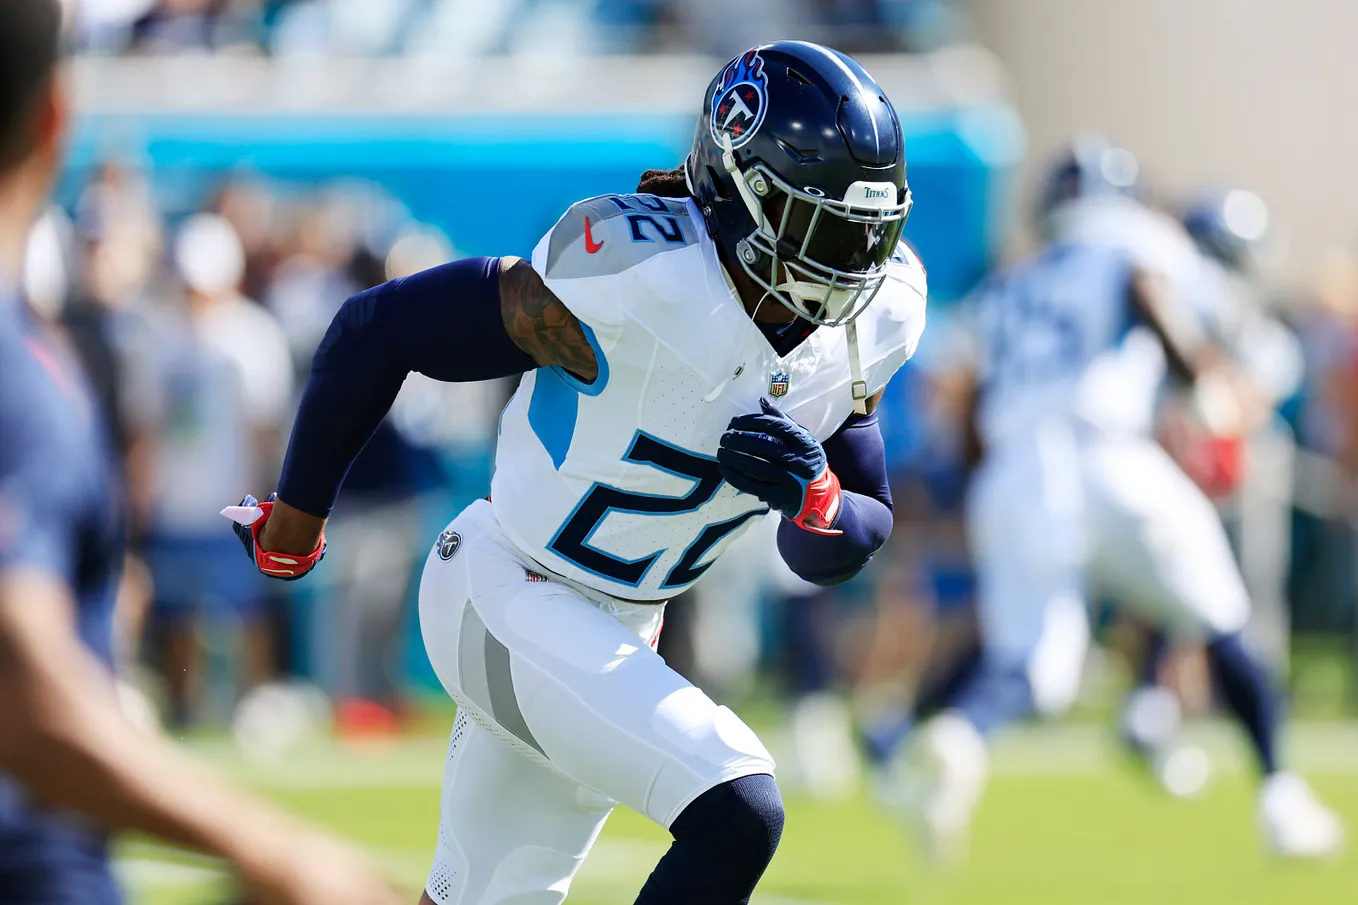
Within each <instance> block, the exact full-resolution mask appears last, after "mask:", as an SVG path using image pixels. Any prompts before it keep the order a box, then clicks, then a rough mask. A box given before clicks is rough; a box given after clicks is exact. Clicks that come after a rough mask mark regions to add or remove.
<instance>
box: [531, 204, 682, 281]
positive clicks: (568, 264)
mask: <svg viewBox="0 0 1358 905" xmlns="http://www.w3.org/2000/svg"><path fill="white" fill-rule="evenodd" d="M699 227H700V224H698V223H695V222H694V221H693V219H692V217H691V216H690V213H689V207H688V205H687V204H686V203H685V201H684V200H683V199H681V198H660V197H657V196H655V195H601V196H599V197H598V198H590V199H588V200H586V201H581V202H579V203H577V204H574V205H571V208H570V210H568V211H566V213H565V215H564V216H563V217H562V218H561V219H560V220H559V221H557V224H556V226H555V227H553V228H552V231H551V233H549V234H548V237H547V243H546V244H547V254H546V259H545V261H544V266H545V269H544V270H543V272H542V275H543V277H544V278H547V279H556V280H569V279H578V278H582V277H598V276H608V275H611V274H618V273H622V272H623V271H625V270H628V269H630V268H632V267H635V266H637V265H638V264H640V263H642V262H643V261H645V260H647V259H649V258H652V257H654V256H656V255H658V254H663V253H665V252H667V251H674V250H677V249H681V248H684V247H686V246H689V245H693V244H695V243H696V242H697V241H698V229H699ZM534 257H536V255H535V256H534Z"/></svg>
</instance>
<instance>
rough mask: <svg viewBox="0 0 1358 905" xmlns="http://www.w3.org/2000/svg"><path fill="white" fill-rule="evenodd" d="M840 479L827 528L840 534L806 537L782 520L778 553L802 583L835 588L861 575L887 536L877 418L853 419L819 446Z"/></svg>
mask: <svg viewBox="0 0 1358 905" xmlns="http://www.w3.org/2000/svg"><path fill="white" fill-rule="evenodd" d="M822 446H824V448H825V457H826V460H827V462H828V463H829V466H830V470H831V471H833V472H834V473H835V474H836V475H837V476H838V477H839V484H840V504H839V513H838V514H837V515H836V516H835V520H834V522H833V523H831V525H830V527H831V528H832V529H834V530H837V531H840V532H842V533H840V534H819V533H816V532H813V531H805V530H803V529H801V528H799V527H797V526H796V525H795V524H793V523H792V522H791V521H788V520H787V519H783V521H782V523H781V524H779V526H778V552H779V553H781V554H782V557H783V561H784V562H786V563H787V564H788V567H789V568H791V569H792V571H793V572H796V573H797V574H798V575H800V576H801V577H802V578H804V579H806V580H807V581H810V582H813V583H815V584H819V585H834V584H840V583H841V582H845V581H848V580H849V579H850V578H852V577H854V576H855V575H857V574H858V573H859V572H860V571H862V569H863V567H864V566H866V565H867V564H868V560H870V559H872V556H873V554H874V553H876V552H877V551H878V550H879V549H880V548H881V546H882V544H884V543H886V539H887V537H889V536H890V534H891V524H892V503H891V486H890V484H889V483H888V482H887V476H886V449H885V446H884V445H883V443H882V431H881V429H880V428H879V427H878V425H877V414H876V413H875V412H874V413H873V414H871V415H866V416H859V415H852V416H850V418H849V420H848V421H845V422H844V424H843V425H842V426H841V427H840V428H839V430H837V431H835V433H834V434H833V435H832V436H831V437H830V439H828V440H826V441H825V443H823V444H822Z"/></svg>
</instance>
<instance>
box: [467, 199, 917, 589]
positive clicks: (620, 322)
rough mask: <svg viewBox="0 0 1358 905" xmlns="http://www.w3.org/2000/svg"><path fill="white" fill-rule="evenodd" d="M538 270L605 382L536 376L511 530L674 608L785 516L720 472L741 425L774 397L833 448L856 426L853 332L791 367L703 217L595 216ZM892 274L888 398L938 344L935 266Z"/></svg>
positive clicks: (886, 308) (612, 212)
mask: <svg viewBox="0 0 1358 905" xmlns="http://www.w3.org/2000/svg"><path fill="white" fill-rule="evenodd" d="M532 263H533V269H534V270H536V271H537V272H538V274H539V275H541V277H542V278H543V280H544V282H545V283H546V284H547V286H548V288H550V289H551V290H552V292H554V293H555V294H556V295H557V297H558V298H560V299H561V301H562V302H563V303H564V304H565V305H566V307H567V308H569V309H570V310H571V311H572V312H573V313H574V314H575V315H576V317H578V318H579V319H580V322H581V324H582V326H583V327H584V328H585V333H586V336H587V337H588V338H589V341H590V344H591V345H592V346H593V348H594V354H595V357H596V359H597V361H598V363H599V374H598V376H597V377H596V378H595V379H594V380H593V381H591V382H589V383H585V382H583V381H581V380H578V379H577V378H575V377H574V376H572V375H571V374H569V373H568V372H566V371H564V370H562V369H560V368H540V369H538V370H536V371H531V372H529V373H527V374H525V375H524V376H523V379H522V381H521V382H520V384H519V388H518V390H517V392H516V393H515V394H514V397H513V398H512V399H511V400H510V402H509V404H508V406H506V408H505V410H504V413H503V415H502V416H501V420H500V438H499V445H498V449H497V452H496V458H495V476H494V478H493V480H492V484H491V500H492V505H493V506H494V510H495V514H496V518H497V519H498V521H499V522H500V525H501V527H502V528H503V529H504V531H505V533H506V534H507V535H508V537H509V538H510V539H511V540H512V541H513V542H514V543H515V544H516V545H517V546H518V547H519V548H520V550H521V551H522V552H523V553H524V554H525V555H527V556H529V557H531V558H532V559H533V560H536V561H537V562H538V563H540V564H541V565H542V566H544V567H545V568H546V569H548V570H550V571H552V572H555V573H557V574H559V575H562V576H565V577H566V578H569V579H571V580H574V581H576V582H578V583H580V584H582V585H584V586H586V587H589V588H593V589H596V590H599V591H603V592H605V593H608V594H611V595H614V596H617V597H622V598H628V599H634V600H663V599H666V598H669V597H673V596H675V595H676V594H678V593H679V592H681V591H683V590H684V589H685V588H687V587H689V586H690V585H691V584H692V583H693V582H694V581H696V580H697V579H698V578H699V577H700V576H701V575H702V574H703V572H704V571H706V570H707V568H708V566H710V565H711V564H712V562H713V561H714V560H715V559H716V558H717V557H718V556H719V555H720V554H721V552H722V551H723V550H724V549H725V548H726V546H727V545H728V544H729V543H730V542H731V541H732V540H734V539H735V538H736V537H737V536H738V535H739V534H740V533H741V532H743V531H744V530H745V529H746V528H747V527H748V526H749V525H750V523H751V522H752V520H754V519H755V518H756V517H757V516H759V515H761V514H763V513H765V512H767V511H768V507H767V506H766V505H765V504H764V503H763V502H761V501H760V500H759V499H757V498H756V497H753V496H750V495H748V494H744V493H740V492H738V491H737V490H736V489H735V488H734V487H732V486H730V485H729V484H726V483H725V482H724V481H723V480H722V479H721V476H720V474H719V473H718V471H717V460H716V452H717V445H718V440H719V439H720V437H721V435H722V433H723V432H724V431H725V430H726V426H727V424H728V423H729V422H730V420H731V419H732V418H733V417H735V416H736V415H741V414H746V413H750V412H757V411H759V399H760V397H761V396H762V397H768V398H769V399H770V400H771V401H772V402H773V403H774V404H775V405H777V406H779V407H780V408H781V409H782V410H783V411H784V412H786V413H787V414H788V415H790V416H791V417H793V418H795V419H796V420H797V421H798V422H799V423H800V424H802V425H803V426H805V427H806V428H808V429H809V430H811V431H812V432H813V433H814V434H815V435H816V437H817V438H819V439H821V440H824V439H826V438H828V437H829V436H830V435H831V434H833V433H834V432H835V431H836V430H837V429H838V428H839V426H840V425H841V424H842V423H843V422H844V420H845V419H846V418H847V417H848V416H849V415H850V414H851V413H852V411H853V399H852V396H851V395H850V389H849V382H850V377H849V360H848V353H847V344H846V338H845V330H844V328H843V327H819V328H818V329H816V331H815V332H814V333H812V334H811V336H810V337H809V338H808V339H807V340H805V341H804V342H802V343H801V344H800V345H799V346H797V348H795V349H794V350H792V351H791V352H790V353H788V354H787V355H786V356H782V357H779V356H778V355H777V354H776V353H775V352H774V350H773V348H772V347H771V346H770V345H769V343H768V341H767V340H766V339H765V337H764V335H763V333H761V332H760V330H759V328H758V327H756V326H755V324H754V322H753V321H752V320H751V319H750V316H749V315H748V314H747V313H746V311H745V308H744V306H743V305H742V304H741V302H740V299H739V298H738V297H737V295H736V294H735V292H734V290H733V289H732V287H731V284H730V282H729V279H728V277H727V276H726V274H725V272H724V270H723V268H722V265H721V263H720V260H719V259H718V256H717V249H716V247H715V246H714V245H713V243H712V241H711V240H710V238H709V237H708V235H707V231H706V229H705V227H704V224H703V219H702V215H701V213H700V212H699V211H698V209H697V207H696V206H695V205H694V204H693V203H692V202H691V201H688V200H683V199H671V198H659V197H655V196H651V195H606V196H602V197H599V198H592V199H590V200H588V201H582V202H580V203H579V204H576V205H574V206H573V207H571V209H570V210H569V211H567V212H566V214H565V216H563V217H562V218H561V219H560V220H559V221H558V222H557V224H556V226H554V227H553V228H552V230H551V231H550V232H549V233H548V234H547V235H546V236H545V237H544V238H543V240H542V241H541V242H540V243H539V244H538V246H537V249H536V250H535V251H534V252H533V262H532ZM889 270H890V276H889V278H888V279H887V281H886V283H885V285H884V286H883V287H882V289H881V290H880V291H879V292H878V294H877V296H876V298H875V299H874V301H873V302H872V304H871V305H870V306H869V307H868V309H867V311H866V312H865V313H864V314H863V315H861V316H860V317H859V318H858V320H857V325H858V343H859V349H860V354H861V358H862V363H863V371H864V375H865V379H866V380H867V383H868V387H869V390H870V391H871V392H876V391H877V390H879V389H881V388H882V387H883V386H885V385H886V382H887V381H888V380H889V379H890V378H891V375H892V374H894V373H895V371H896V369H897V368H899V367H900V366H901V365H902V364H903V363H904V362H905V361H906V359H908V358H909V357H910V356H911V355H912V354H913V353H914V351H915V346H916V344H917V343H918V342H919V338H920V334H921V333H922V332H923V330H924V313H925V278H924V270H923V268H922V267H921V266H920V264H919V261H918V259H917V258H915V256H914V254H913V253H912V252H910V250H909V249H908V248H907V247H906V246H905V245H904V244H902V245H901V246H900V248H899V249H898V252H897V255H896V257H895V258H894V259H893V262H892V263H891V264H890V265H889ZM764 304H768V305H776V304H778V302H777V300H775V299H768V300H766V301H765V303H764Z"/></svg>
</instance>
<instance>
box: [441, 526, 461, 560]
mask: <svg viewBox="0 0 1358 905" xmlns="http://www.w3.org/2000/svg"><path fill="white" fill-rule="evenodd" d="M434 546H435V547H437V548H438V551H439V559H441V560H443V561H444V562H447V561H448V560H450V559H452V558H453V557H454V556H456V555H457V550H458V548H459V547H461V546H462V535H460V534H458V533H457V532H456V531H454V530H453V529H451V528H449V529H447V530H446V531H444V532H443V533H442V534H440V535H439V539H438V541H437V542H436V543H435V544H434Z"/></svg>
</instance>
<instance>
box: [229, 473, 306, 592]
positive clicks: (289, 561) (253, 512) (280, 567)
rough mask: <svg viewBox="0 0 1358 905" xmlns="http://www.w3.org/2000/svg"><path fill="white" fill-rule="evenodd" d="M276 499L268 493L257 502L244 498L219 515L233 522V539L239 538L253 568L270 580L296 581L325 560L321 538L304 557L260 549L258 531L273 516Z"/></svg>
mask: <svg viewBox="0 0 1358 905" xmlns="http://www.w3.org/2000/svg"><path fill="white" fill-rule="evenodd" d="M277 499H278V494H276V493H271V494H269V496H268V497H267V498H266V499H265V500H264V502H262V503H261V502H259V501H258V500H256V499H255V498H254V497H252V496H249V495H246V497H245V499H243V500H241V501H240V505H238V506H227V507H226V508H225V509H223V510H222V515H224V516H226V517H227V518H229V519H231V521H232V522H234V524H233V525H232V526H231V528H232V529H233V530H234V531H235V532H236V537H238V538H240V542H241V544H243V545H244V547H245V553H246V555H248V556H249V557H250V562H252V563H254V564H255V568H257V569H259V571H260V572H263V573H264V574H265V575H267V576H269V577H270V578H277V579H280V580H282V581H296V580H297V579H299V578H301V577H302V576H303V575H305V574H307V573H308V572H310V571H311V570H312V569H314V568H316V564H317V563H318V562H320V561H321V560H322V559H324V558H325V535H324V534H322V535H321V539H320V542H319V543H318V544H317V545H316V549H315V550H313V551H311V553H310V554H309V555H307V556H297V555H295V554H292V553H270V552H269V551H268V550H265V549H264V548H262V547H260V545H259V532H260V530H261V529H263V527H264V523H265V522H267V521H268V520H269V516H270V515H272V514H273V504H274V502H275V501H276V500H277Z"/></svg>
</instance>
